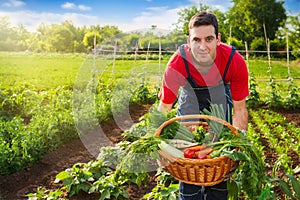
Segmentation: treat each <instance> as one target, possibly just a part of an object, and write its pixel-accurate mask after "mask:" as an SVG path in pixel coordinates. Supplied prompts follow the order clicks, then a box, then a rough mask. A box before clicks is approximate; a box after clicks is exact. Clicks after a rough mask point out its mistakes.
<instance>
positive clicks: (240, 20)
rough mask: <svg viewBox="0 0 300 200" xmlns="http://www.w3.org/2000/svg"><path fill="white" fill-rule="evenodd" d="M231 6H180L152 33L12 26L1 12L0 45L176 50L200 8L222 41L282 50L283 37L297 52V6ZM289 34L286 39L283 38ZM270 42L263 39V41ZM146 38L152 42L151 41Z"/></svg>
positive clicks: (266, 1)
mask: <svg viewBox="0 0 300 200" xmlns="http://www.w3.org/2000/svg"><path fill="white" fill-rule="evenodd" d="M232 2H233V6H232V7H231V8H229V9H228V11H226V12H222V11H220V10H219V9H216V8H214V7H212V6H208V5H204V4H202V3H200V4H199V6H191V7H187V8H184V9H182V10H180V11H179V13H178V15H179V20H178V22H177V23H176V24H175V28H174V29H173V30H172V31H171V32H170V33H168V34H164V35H162V34H160V35H159V34H155V32H157V31H155V29H156V27H155V26H153V27H152V29H151V28H149V30H148V31H147V32H138V31H136V32H130V33H125V32H123V31H121V30H120V29H119V28H118V27H116V26H100V25H92V26H89V27H87V26H83V27H76V26H75V25H74V24H73V23H72V21H68V20H67V21H64V22H62V23H60V24H51V25H46V24H44V23H41V24H40V25H39V26H38V28H37V29H36V31H35V32H29V31H28V30H27V29H26V28H25V26H24V25H22V24H19V25H18V26H15V27H14V26H12V25H11V24H10V22H9V18H8V17H0V51H25V50H26V51H32V52H59V53H82V52H89V51H90V50H91V49H93V48H94V44H98V45H100V46H101V48H103V49H108V50H113V49H114V48H115V46H117V47H118V50H124V51H125V50H134V49H136V48H138V49H147V48H149V46H151V48H152V49H158V48H162V49H164V50H175V49H177V47H178V45H180V44H182V43H185V42H186V34H187V30H188V28H187V25H188V21H189V19H190V17H191V16H192V15H194V14H195V13H197V12H199V11H204V10H210V11H213V12H214V13H215V14H216V15H217V17H218V20H219V32H220V33H221V36H222V41H223V42H225V43H229V44H231V45H234V46H235V47H236V48H237V49H240V50H244V49H245V44H247V46H248V47H249V49H250V50H262V51H265V50H266V49H267V45H268V44H269V47H270V50H273V51H278V50H286V46H287V45H286V44H287V41H288V42H289V50H290V51H292V56H294V57H295V58H299V57H300V12H299V13H298V14H297V15H293V16H292V15H287V11H286V9H285V8H284V2H283V1H276V0H256V1H253V0H232ZM287 38H288V40H287ZM267 41H268V42H269V43H268V42H267ZM150 43H151V44H150Z"/></svg>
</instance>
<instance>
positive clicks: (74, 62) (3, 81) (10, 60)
mask: <svg viewBox="0 0 300 200" xmlns="http://www.w3.org/2000/svg"><path fill="white" fill-rule="evenodd" d="M169 57H170V56H165V57H163V59H162V60H161V61H159V60H148V61H147V60H145V59H144V60H142V59H136V60H115V61H113V60H112V59H111V58H105V57H104V58H100V57H97V58H96V59H94V57H93V56H92V55H86V54H31V53H8V52H4V53H3V52H2V53H0V63H1V64H0V88H2V89H4V88H12V87H16V86H20V85H23V86H24V85H26V87H28V88H32V89H34V90H47V89H51V88H57V87H59V86H64V87H73V86H74V82H75V81H76V78H77V77H78V76H79V75H80V73H86V72H85V71H84V69H87V70H92V71H93V69H94V73H96V74H97V75H98V76H103V77H108V78H111V79H113V78H120V77H125V78H141V77H142V78H145V79H149V80H151V81H154V82H155V84H157V83H158V82H157V81H161V78H162V74H163V71H164V69H165V66H166V64H167V62H168V59H169ZM248 67H249V72H250V73H251V75H252V76H253V77H254V78H255V79H256V81H257V82H258V85H259V86H260V87H259V88H258V90H264V89H266V85H267V83H268V82H269V78H270V73H269V63H268V61H264V60H250V61H249V62H248ZM271 67H272V77H273V79H274V80H275V81H277V82H278V84H279V85H282V86H283V87H284V85H286V82H287V80H288V68H287V64H286V62H285V61H271ZM290 76H291V77H292V78H293V79H294V82H295V83H296V84H297V85H299V78H300V63H299V61H298V62H297V61H292V62H291V63H290ZM158 84H159V83H158Z"/></svg>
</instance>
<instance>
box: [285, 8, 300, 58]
mask: <svg viewBox="0 0 300 200" xmlns="http://www.w3.org/2000/svg"><path fill="white" fill-rule="evenodd" d="M287 26H289V27H290V28H289V30H288V31H289V35H290V36H289V41H290V46H291V48H292V50H293V53H292V55H293V56H295V57H297V58H299V57H300V12H299V13H298V15H296V16H289V18H288V21H287Z"/></svg>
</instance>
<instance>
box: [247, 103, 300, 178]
mask: <svg viewBox="0 0 300 200" xmlns="http://www.w3.org/2000/svg"><path fill="white" fill-rule="evenodd" d="M265 113H266V112H265V110H264V109H258V110H257V111H256V112H254V111H253V110H250V112H249V114H250V115H251V119H252V120H251V121H252V123H253V125H254V126H256V127H257V129H258V130H259V132H260V134H261V137H264V138H265V139H266V140H267V141H268V142H269V145H270V147H271V148H272V149H274V151H275V152H276V154H277V155H278V160H277V161H276V165H278V166H282V167H283V169H284V170H285V172H286V173H289V174H293V173H294V172H293V171H294V169H293V168H292V166H293V162H292V160H291V157H290V156H289V154H288V153H289V151H290V149H293V150H296V151H295V153H297V154H298V155H299V151H298V148H299V145H298V144H296V146H295V145H293V143H294V142H293V141H294V140H295V139H296V138H295V137H289V136H288V137H287V136H286V134H285V133H287V132H289V130H287V129H286V128H284V126H280V124H285V123H287V122H286V121H285V120H284V119H283V118H281V120H282V121H278V120H279V118H277V120H276V115H266V114H265ZM269 114H271V113H269ZM274 119H275V120H276V122H277V123H271V124H270V122H269V121H270V120H272V121H275V120H274ZM268 120H269V121H268Z"/></svg>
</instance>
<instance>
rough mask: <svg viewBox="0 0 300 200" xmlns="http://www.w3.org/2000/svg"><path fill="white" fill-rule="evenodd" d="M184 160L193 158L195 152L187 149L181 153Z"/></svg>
mask: <svg viewBox="0 0 300 200" xmlns="http://www.w3.org/2000/svg"><path fill="white" fill-rule="evenodd" d="M183 155H184V157H185V158H195V151H193V150H190V149H187V150H185V151H184V152H183Z"/></svg>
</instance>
